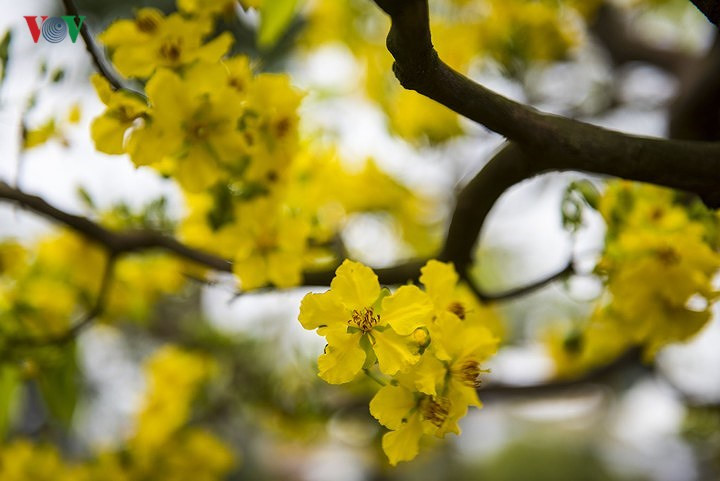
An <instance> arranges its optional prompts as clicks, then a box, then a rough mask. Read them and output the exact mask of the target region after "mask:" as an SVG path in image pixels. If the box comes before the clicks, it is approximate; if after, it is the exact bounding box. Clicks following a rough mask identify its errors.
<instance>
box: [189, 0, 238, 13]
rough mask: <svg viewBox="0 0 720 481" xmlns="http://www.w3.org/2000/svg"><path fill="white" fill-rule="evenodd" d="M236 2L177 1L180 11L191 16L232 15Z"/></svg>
mask: <svg viewBox="0 0 720 481" xmlns="http://www.w3.org/2000/svg"><path fill="white" fill-rule="evenodd" d="M236 4H237V1H236V0H177V6H178V9H179V10H180V11H183V12H187V13H189V14H191V15H200V16H202V15H219V14H231V13H232V12H233V7H234V6H235V5H236Z"/></svg>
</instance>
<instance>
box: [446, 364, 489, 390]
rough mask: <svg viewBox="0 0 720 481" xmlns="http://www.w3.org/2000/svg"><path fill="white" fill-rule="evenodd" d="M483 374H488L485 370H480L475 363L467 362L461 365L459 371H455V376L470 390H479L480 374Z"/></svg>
mask: <svg viewBox="0 0 720 481" xmlns="http://www.w3.org/2000/svg"><path fill="white" fill-rule="evenodd" d="M484 372H490V371H488V370H487V369H480V365H479V364H478V363H477V361H473V360H467V361H465V362H464V363H463V365H462V366H461V367H460V369H459V370H457V371H455V373H454V374H455V375H456V376H458V377H459V378H460V381H461V382H462V383H463V384H464V385H466V386H468V387H472V388H476V389H477V388H479V387H480V385H481V384H482V379H480V374H482V373H484Z"/></svg>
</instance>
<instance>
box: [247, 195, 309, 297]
mask: <svg viewBox="0 0 720 481" xmlns="http://www.w3.org/2000/svg"><path fill="white" fill-rule="evenodd" d="M239 218H240V219H243V222H242V224H241V225H240V226H238V228H237V230H236V234H237V238H236V245H237V250H236V252H235V262H234V264H233V272H234V273H235V274H236V275H237V276H238V278H239V279H240V283H241V286H242V288H243V289H244V290H249V289H256V288H258V287H263V286H266V285H267V284H268V283H272V284H273V285H275V286H277V287H292V286H296V285H298V284H300V282H301V281H302V271H303V267H304V255H305V251H306V249H307V239H308V235H309V233H310V225H309V223H308V222H307V221H306V220H305V219H304V218H302V217H301V216H299V215H297V214H293V213H292V212H290V210H289V209H287V208H286V207H284V206H282V205H278V204H277V203H276V202H274V201H273V200H271V199H267V198H261V199H258V200H256V201H252V202H250V203H248V204H245V205H242V206H241V207H240V208H239Z"/></svg>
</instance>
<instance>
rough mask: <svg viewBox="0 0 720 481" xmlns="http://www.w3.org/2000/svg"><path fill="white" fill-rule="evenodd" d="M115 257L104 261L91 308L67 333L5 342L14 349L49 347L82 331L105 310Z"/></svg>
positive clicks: (111, 256)
mask: <svg viewBox="0 0 720 481" xmlns="http://www.w3.org/2000/svg"><path fill="white" fill-rule="evenodd" d="M115 261H116V257H115V256H114V255H109V256H108V257H107V260H106V261H105V269H104V271H103V276H102V280H101V281H100V287H99V288H98V292H97V297H96V298H95V303H94V304H93V306H92V308H90V310H88V311H87V312H86V313H85V315H84V316H83V317H82V318H81V319H80V320H79V321H77V322H76V323H75V324H73V325H72V326H71V327H70V328H69V329H68V330H67V331H65V332H63V333H62V334H57V335H51V336H47V337H17V338H10V339H8V340H7V341H6V342H7V343H8V344H9V345H11V346H12V347H14V348H31V347H42V346H49V345H62V344H66V343H68V342H70V341H72V340H73V339H75V337H76V336H77V335H78V334H80V333H81V332H82V331H84V330H85V329H86V328H87V327H89V326H90V324H92V323H93V321H94V320H95V319H96V318H97V317H98V316H100V315H101V314H102V313H103V311H104V310H105V301H106V300H107V296H108V294H109V292H110V285H111V284H112V279H113V273H114V270H115Z"/></svg>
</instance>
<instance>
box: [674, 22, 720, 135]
mask: <svg viewBox="0 0 720 481" xmlns="http://www.w3.org/2000/svg"><path fill="white" fill-rule="evenodd" d="M683 80H684V82H683V85H682V86H681V88H680V92H679V94H678V96H677V98H676V99H675V101H674V102H673V105H672V107H671V108H670V137H672V138H674V139H684V140H718V139H720V32H718V34H717V35H716V36H715V42H714V43H713V45H712V47H711V48H710V50H709V51H708V53H707V55H706V56H705V58H703V59H702V60H701V61H699V62H697V63H696V64H694V65H693V68H692V69H690V70H689V71H688V73H687V75H686V76H685V77H684V79H683Z"/></svg>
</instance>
